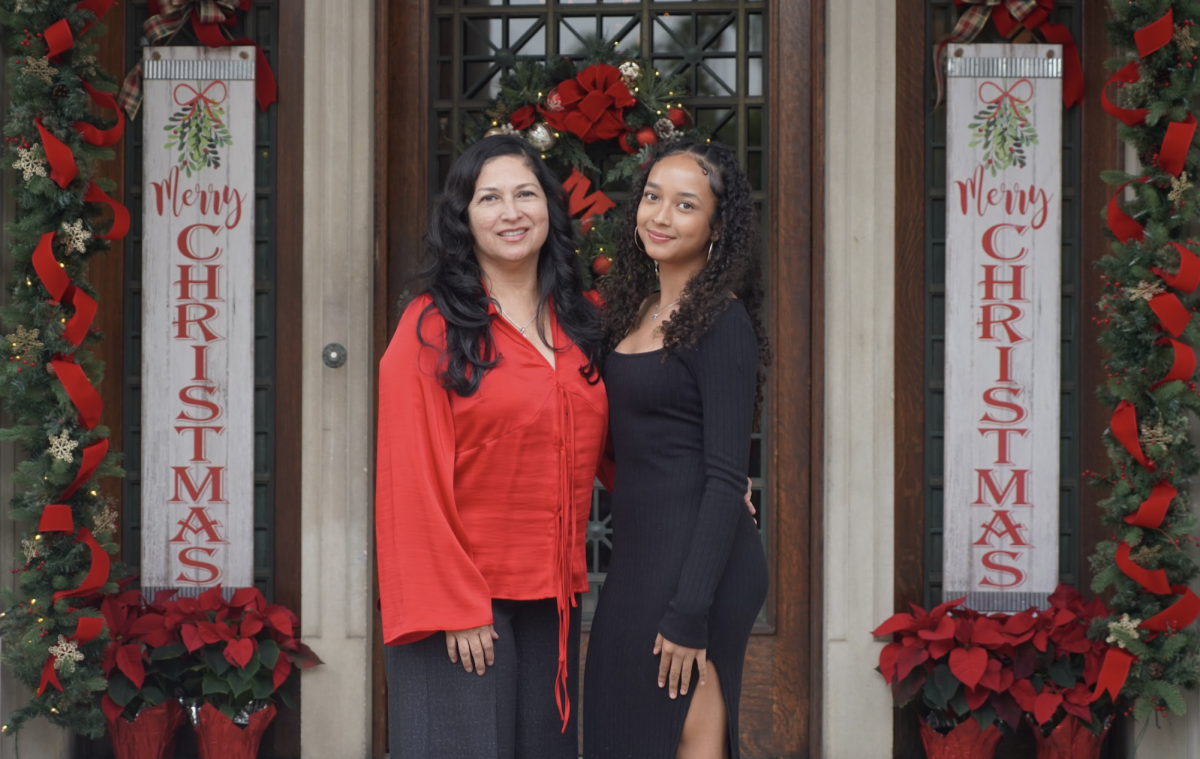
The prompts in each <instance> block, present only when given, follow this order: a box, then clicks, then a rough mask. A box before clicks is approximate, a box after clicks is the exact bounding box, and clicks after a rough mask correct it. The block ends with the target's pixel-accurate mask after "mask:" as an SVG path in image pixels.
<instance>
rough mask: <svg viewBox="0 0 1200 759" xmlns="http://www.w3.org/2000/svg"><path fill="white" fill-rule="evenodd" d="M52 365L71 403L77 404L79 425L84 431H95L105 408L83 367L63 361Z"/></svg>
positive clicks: (54, 361) (53, 362)
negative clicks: (101, 412)
mask: <svg viewBox="0 0 1200 759" xmlns="http://www.w3.org/2000/svg"><path fill="white" fill-rule="evenodd" d="M50 365H51V366H53V367H54V371H55V373H56V374H57V375H58V381H59V382H61V383H62V386H63V387H64V388H65V389H66V391H67V396H68V397H70V399H71V403H73V404H75V408H76V410H78V411H79V423H80V424H81V425H83V427H84V429H88V430H90V429H94V428H95V426H96V425H97V424H99V423H100V411H101V410H102V409H103V408H104V403H103V402H102V401H101V400H100V394H99V393H98V392H96V388H94V387H92V383H91V382H88V378H87V375H86V374H84V373H83V367H81V366H80V365H79V364H76V363H72V362H70V361H64V360H63V359H54V360H52V361H51V362H50Z"/></svg>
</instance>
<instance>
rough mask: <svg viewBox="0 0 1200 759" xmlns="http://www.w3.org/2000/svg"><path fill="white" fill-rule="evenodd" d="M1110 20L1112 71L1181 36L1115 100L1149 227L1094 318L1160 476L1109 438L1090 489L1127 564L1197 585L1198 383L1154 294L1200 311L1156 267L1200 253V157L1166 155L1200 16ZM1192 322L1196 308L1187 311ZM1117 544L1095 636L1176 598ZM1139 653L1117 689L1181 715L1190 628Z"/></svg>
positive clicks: (1181, 111) (1098, 563) (1117, 253)
mask: <svg viewBox="0 0 1200 759" xmlns="http://www.w3.org/2000/svg"><path fill="white" fill-rule="evenodd" d="M1111 6H1112V17H1111V20H1110V22H1109V24H1108V36H1109V40H1110V41H1111V43H1112V44H1113V45H1114V46H1115V47H1117V48H1118V49H1120V50H1122V51H1125V57H1124V58H1121V59H1119V60H1116V61H1113V62H1112V63H1113V64H1114V66H1113V67H1114V68H1117V67H1121V66H1124V65H1125V64H1128V63H1129V62H1130V61H1132V60H1139V58H1138V55H1137V45H1136V43H1135V39H1134V34H1135V33H1136V32H1137V31H1138V30H1140V29H1142V28H1144V27H1146V26H1147V25H1149V24H1151V23H1152V22H1155V21H1157V20H1159V19H1160V18H1162V17H1163V16H1164V14H1166V13H1167V12H1168V11H1173V12H1174V22H1175V27H1176V28H1175V38H1174V40H1173V41H1172V42H1170V43H1168V44H1167V45H1166V46H1165V47H1163V48H1162V49H1160V50H1158V51H1156V52H1154V53H1152V54H1150V55H1148V56H1146V57H1145V58H1144V59H1141V63H1140V79H1139V81H1137V82H1136V83H1132V84H1129V85H1128V86H1125V87H1123V88H1121V89H1120V90H1119V91H1118V93H1116V94H1117V96H1118V97H1119V103H1120V105H1121V106H1122V107H1124V108H1145V109H1147V110H1148V115H1147V118H1146V120H1145V124H1143V125H1140V126H1125V125H1122V126H1121V127H1120V130H1119V133H1120V137H1121V139H1122V140H1124V141H1126V142H1128V143H1129V144H1130V145H1132V146H1133V148H1134V149H1135V150H1136V151H1137V154H1138V157H1139V159H1140V164H1141V167H1142V168H1141V170H1140V171H1139V172H1138V173H1136V174H1127V173H1122V172H1106V173H1105V175H1104V180H1105V181H1106V182H1111V183H1123V182H1127V181H1130V180H1144V181H1135V182H1134V183H1133V184H1131V185H1130V187H1131V188H1133V192H1134V194H1135V196H1136V197H1135V199H1134V200H1133V201H1132V202H1129V203H1127V204H1125V210H1126V212H1127V213H1128V214H1129V215H1130V216H1132V217H1133V218H1134V219H1135V220H1136V221H1137V222H1138V223H1139V224H1141V225H1142V226H1144V227H1145V230H1146V231H1145V235H1144V236H1143V237H1142V238H1141V239H1131V240H1129V242H1128V243H1122V242H1120V241H1119V240H1115V239H1114V242H1113V243H1112V247H1111V252H1110V254H1109V255H1107V256H1105V257H1104V258H1103V259H1101V260H1100V262H1099V264H1098V267H1099V269H1100V271H1101V276H1102V279H1103V282H1104V290H1103V296H1102V298H1101V301H1100V304H1099V306H1100V316H1099V317H1097V321H1098V322H1099V323H1100V324H1101V325H1102V326H1103V332H1102V335H1101V337H1100V344H1101V346H1102V347H1103V348H1104V350H1105V351H1106V353H1107V354H1108V356H1107V358H1106V363H1105V373H1106V375H1107V377H1108V379H1107V381H1106V382H1105V384H1104V385H1103V386H1101V387H1100V388H1099V391H1098V395H1099V398H1100V400H1101V401H1102V402H1103V404H1104V405H1105V406H1106V407H1107V408H1108V409H1110V410H1112V409H1115V408H1116V407H1117V405H1118V404H1119V403H1120V402H1121V401H1128V402H1129V403H1131V404H1133V405H1134V407H1135V408H1136V413H1137V421H1138V428H1139V442H1140V444H1141V446H1142V449H1143V451H1144V452H1145V454H1146V456H1147V457H1148V458H1149V459H1150V460H1151V461H1152V462H1153V463H1154V471H1148V470H1147V468H1145V467H1143V466H1142V465H1141V464H1139V463H1138V462H1136V461H1135V460H1134V459H1133V458H1132V456H1131V455H1130V453H1129V452H1128V451H1127V450H1126V449H1125V448H1124V447H1123V446H1122V445H1121V444H1120V443H1119V442H1118V441H1117V440H1116V439H1115V437H1114V436H1113V434H1112V433H1111V431H1110V432H1109V433H1106V435H1105V444H1106V447H1107V449H1108V454H1109V457H1110V459H1111V462H1112V464H1111V467H1110V468H1109V470H1108V472H1107V473H1105V474H1102V475H1096V476H1095V477H1094V478H1093V482H1094V484H1098V485H1102V486H1104V487H1107V488H1109V493H1108V496H1107V497H1106V498H1104V499H1103V500H1102V501H1101V502H1100V507H1101V509H1102V512H1103V517H1102V518H1103V521H1104V523H1105V524H1106V525H1107V526H1108V527H1110V528H1111V529H1112V530H1113V531H1114V533H1115V537H1116V540H1117V541H1123V542H1125V543H1126V544H1128V545H1129V546H1131V547H1132V554H1131V559H1132V560H1133V561H1134V562H1135V563H1136V564H1138V565H1139V566H1141V567H1142V568H1144V569H1147V570H1158V569H1161V570H1164V571H1165V572H1166V576H1167V579H1168V581H1169V582H1170V584H1171V585H1182V584H1187V583H1189V582H1191V581H1192V580H1193V579H1195V578H1196V576H1197V575H1198V574H1200V570H1198V568H1197V565H1196V562H1195V560H1194V559H1193V558H1192V556H1191V554H1190V552H1189V550H1188V549H1189V544H1190V543H1191V542H1193V539H1192V538H1191V534H1192V532H1193V531H1194V530H1195V529H1196V526H1197V520H1196V517H1195V516H1194V515H1193V513H1192V509H1191V504H1190V499H1189V497H1188V495H1187V492H1186V490H1187V483H1188V478H1189V477H1191V476H1192V475H1194V474H1196V473H1197V471H1200V457H1198V456H1197V452H1196V449H1195V446H1193V444H1192V443H1191V442H1190V440H1189V437H1188V431H1189V428H1190V421H1189V415H1190V414H1195V413H1197V412H1198V411H1200V398H1198V397H1197V394H1196V386H1195V384H1194V382H1192V381H1190V380H1188V381H1172V382H1168V383H1165V384H1158V380H1159V379H1160V378H1162V377H1163V376H1165V375H1166V373H1167V371H1168V370H1169V369H1170V367H1171V365H1172V361H1173V357H1174V352H1173V351H1172V349H1171V348H1170V346H1169V345H1165V344H1164V341H1163V337H1164V333H1163V331H1162V329H1161V328H1160V327H1159V319H1158V317H1157V316H1156V315H1155V313H1154V311H1153V310H1152V309H1151V307H1150V303H1149V299H1150V298H1153V297H1154V296H1155V295H1157V294H1159V293H1163V292H1166V293H1172V292H1173V293H1174V294H1175V295H1177V296H1178V297H1179V299H1180V300H1181V301H1182V303H1183V305H1184V306H1185V307H1186V308H1187V310H1188V311H1189V312H1194V311H1195V310H1196V309H1197V307H1198V306H1200V296H1198V295H1197V294H1188V293H1185V292H1182V291H1175V290H1172V289H1171V288H1169V287H1168V286H1167V285H1166V283H1165V282H1164V281H1163V279H1162V277H1160V276H1159V274H1157V273H1156V272H1155V271H1153V269H1154V268H1158V269H1160V270H1164V271H1166V272H1175V271H1177V270H1178V268H1179V265H1180V255H1179V253H1178V252H1177V251H1176V249H1175V248H1174V247H1173V246H1172V245H1169V244H1168V243H1172V242H1174V243H1178V244H1182V245H1186V246H1189V247H1193V248H1194V247H1195V243H1194V242H1193V241H1191V240H1188V239H1187V228H1188V226H1189V224H1190V223H1192V222H1193V221H1194V220H1195V219H1196V218H1197V212H1198V209H1200V206H1198V204H1197V202H1196V201H1197V193H1196V192H1195V191H1194V188H1193V187H1192V186H1191V183H1190V182H1189V180H1188V177H1193V178H1194V177H1197V176H1200V157H1198V156H1197V153H1196V151H1195V150H1194V149H1193V150H1190V151H1189V153H1188V155H1187V161H1186V165H1185V167H1184V171H1183V172H1182V173H1181V174H1180V176H1179V177H1175V176H1173V175H1172V174H1170V173H1169V172H1167V171H1165V170H1164V169H1163V168H1162V167H1161V166H1160V165H1159V155H1158V153H1159V150H1160V146H1161V145H1162V143H1163V139H1164V137H1165V135H1166V130H1167V126H1168V124H1170V123H1172V122H1182V121H1184V120H1185V119H1186V118H1187V117H1188V115H1189V114H1191V113H1193V112H1194V109H1195V106H1196V102H1197V96H1200V80H1198V78H1197V74H1198V73H1200V62H1198V61H1197V60H1196V58H1195V55H1194V51H1193V48H1194V47H1195V43H1194V41H1193V40H1192V39H1191V36H1190V27H1191V24H1192V23H1193V22H1195V21H1196V20H1200V2H1197V0H1137V1H1136V2H1132V1H1131V0H1111ZM1189 315H1190V313H1189ZM1179 339H1180V340H1181V341H1183V342H1185V343H1188V344H1189V345H1191V346H1200V327H1198V326H1197V322H1196V320H1195V319H1192V320H1191V321H1190V323H1189V324H1188V326H1187V327H1186V329H1185V330H1184V332H1183V334H1182V335H1181V336H1180V338H1179ZM1163 479H1165V481H1167V482H1169V483H1170V484H1171V485H1173V486H1174V487H1175V488H1176V489H1177V490H1178V491H1179V494H1178V496H1177V497H1176V498H1175V499H1174V500H1173V501H1172V503H1171V505H1170V509H1169V511H1168V513H1167V516H1166V519H1165V520H1164V521H1163V524H1162V525H1161V527H1159V528H1156V529H1144V528H1142V527H1138V526H1134V525H1131V524H1128V523H1127V522H1126V521H1125V518H1126V517H1127V516H1130V515H1132V514H1134V513H1136V512H1137V511H1138V509H1139V507H1140V505H1141V504H1142V502H1143V501H1145V500H1146V499H1147V498H1148V497H1149V495H1150V492H1151V489H1152V488H1153V486H1154V485H1155V483H1157V482H1159V481H1160V480H1163ZM1117 547H1118V543H1117V542H1114V541H1106V542H1102V543H1100V544H1099V545H1098V546H1097V548H1096V551H1095V553H1094V554H1093V556H1092V558H1091V563H1092V567H1093V569H1094V571H1095V573H1096V576H1095V581H1094V582H1093V586H1092V587H1093V589H1094V590H1096V591H1097V592H1101V591H1105V590H1109V591H1110V592H1111V599H1110V601H1109V608H1110V610H1111V611H1112V613H1113V619H1112V620H1111V621H1110V623H1109V626H1107V627H1106V626H1098V627H1097V634H1101V633H1103V631H1104V630H1106V629H1110V627H1111V626H1112V625H1115V624H1116V621H1117V618H1119V617H1120V616H1121V615H1128V618H1129V619H1132V620H1137V621H1145V620H1147V619H1150V618H1151V617H1153V616H1155V615H1157V614H1159V613H1160V612H1162V611H1164V610H1165V609H1167V608H1168V607H1170V606H1171V605H1172V604H1173V603H1175V602H1176V601H1177V600H1178V599H1179V596H1177V595H1157V594H1155V593H1151V592H1149V591H1147V590H1146V589H1144V588H1143V587H1142V586H1141V585H1140V584H1139V583H1138V582H1137V581H1135V580H1133V579H1132V578H1130V577H1128V576H1127V575H1126V574H1125V573H1124V572H1122V571H1121V569H1120V568H1119V567H1118V566H1117V564H1116V558H1115V556H1116V551H1117ZM1123 642H1124V643H1125V645H1126V647H1127V649H1128V651H1129V652H1130V653H1131V654H1133V655H1134V656H1136V657H1137V660H1136V662H1135V663H1134V664H1133V666H1132V668H1131V670H1130V673H1129V678H1128V680H1127V681H1126V683H1125V687H1124V689H1123V690H1122V692H1121V694H1122V697H1123V698H1124V699H1126V700H1127V701H1128V702H1129V703H1131V705H1132V706H1131V710H1132V712H1133V714H1134V715H1135V716H1137V717H1139V718H1143V719H1144V718H1146V717H1149V716H1151V715H1154V714H1156V713H1166V712H1170V713H1174V714H1182V713H1183V710H1184V699H1183V696H1182V691H1183V690H1185V689H1191V688H1195V687H1196V686H1197V684H1200V674H1198V673H1200V656H1198V654H1197V650H1198V647H1197V636H1196V631H1195V629H1194V628H1193V627H1190V626H1189V627H1188V628H1187V629H1183V630H1169V631H1168V632H1166V633H1164V634H1158V635H1150V634H1149V633H1148V632H1147V631H1145V630H1144V629H1143V630H1138V631H1137V634H1136V635H1133V636H1131V635H1126V636H1125V639H1124V641H1123Z"/></svg>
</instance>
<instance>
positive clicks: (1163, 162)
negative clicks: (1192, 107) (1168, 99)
mask: <svg viewBox="0 0 1200 759" xmlns="http://www.w3.org/2000/svg"><path fill="white" fill-rule="evenodd" d="M1195 136H1196V117H1195V116H1193V115H1192V114H1190V113H1189V114H1188V117H1187V118H1186V119H1184V120H1183V121H1174V122H1171V123H1170V124H1168V125H1167V136H1166V137H1164V138H1163V141H1162V147H1161V148H1159V151H1158V165H1159V166H1161V167H1162V168H1163V170H1164V171H1166V172H1168V173H1170V175H1171V176H1173V177H1177V176H1179V174H1180V172H1182V171H1183V165H1184V163H1185V162H1186V161H1187V154H1188V150H1189V149H1190V148H1191V147H1192V138H1193V137H1195Z"/></svg>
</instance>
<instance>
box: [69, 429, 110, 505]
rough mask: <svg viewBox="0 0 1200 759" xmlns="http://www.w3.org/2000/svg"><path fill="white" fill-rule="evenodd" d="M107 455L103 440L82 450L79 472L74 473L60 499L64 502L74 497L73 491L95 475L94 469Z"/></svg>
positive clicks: (106, 445) (105, 443) (106, 441)
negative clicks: (73, 477)
mask: <svg viewBox="0 0 1200 759" xmlns="http://www.w3.org/2000/svg"><path fill="white" fill-rule="evenodd" d="M107 455H108V440H107V439H104V440H101V441H99V442H97V443H92V444H91V445H89V446H88V447H87V448H84V449H83V461H82V462H81V463H80V464H79V472H78V473H76V475H75V479H74V480H72V481H71V484H70V485H68V486H67V489H66V490H64V491H63V494H62V496H60V497H61V498H63V499H64V500H66V499H67V498H70V497H71V496H73V495H75V491H77V490H79V488H80V487H81V486H82V485H83V483H85V482H87V481H88V480H90V479H91V478H92V475H93V474H95V473H96V469H97V468H98V467H99V466H100V464H101V462H103V461H104V457H105V456H107Z"/></svg>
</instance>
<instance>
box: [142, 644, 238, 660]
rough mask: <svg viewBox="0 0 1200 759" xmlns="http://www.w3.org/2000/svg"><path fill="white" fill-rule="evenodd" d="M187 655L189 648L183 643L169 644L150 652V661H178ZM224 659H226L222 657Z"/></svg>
mask: <svg viewBox="0 0 1200 759" xmlns="http://www.w3.org/2000/svg"><path fill="white" fill-rule="evenodd" d="M186 653H187V646H185V645H183V644H182V643H168V644H166V645H165V646H159V647H158V648H156V649H154V650H153V651H151V652H150V661H163V660H165V659H177V658H179V657H180V656H183V655H184V654H186ZM222 658H224V657H222Z"/></svg>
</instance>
